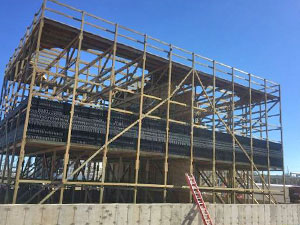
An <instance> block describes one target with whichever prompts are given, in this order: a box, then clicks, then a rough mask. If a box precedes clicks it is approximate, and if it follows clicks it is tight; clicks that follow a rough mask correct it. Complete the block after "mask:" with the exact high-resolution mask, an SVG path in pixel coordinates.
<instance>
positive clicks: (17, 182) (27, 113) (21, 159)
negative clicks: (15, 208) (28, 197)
mask: <svg viewBox="0 0 300 225" xmlns="http://www.w3.org/2000/svg"><path fill="white" fill-rule="evenodd" d="M46 1H47V0H44V1H43V5H42V9H41V17H40V18H41V19H40V25H39V31H38V38H37V44H36V55H35V59H34V67H33V71H32V77H31V81H30V87H29V93H28V103H27V108H26V116H25V122H24V129H23V136H22V142H21V147H20V156H19V160H18V166H17V172H16V178H15V179H16V180H15V185H14V193H13V200H12V203H13V204H15V203H16V202H17V195H18V190H19V184H20V174H21V169H22V164H23V161H24V155H25V145H26V135H27V128H28V123H29V114H30V108H31V101H32V94H33V93H32V92H33V87H34V84H35V77H36V68H37V66H38V60H39V54H40V43H41V37H42V30H43V27H44V15H45V8H46Z"/></svg>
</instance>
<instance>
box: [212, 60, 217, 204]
mask: <svg viewBox="0 0 300 225" xmlns="http://www.w3.org/2000/svg"><path fill="white" fill-rule="evenodd" d="M212 105H213V115H212V116H213V117H212V126H213V127H212V128H213V129H212V139H213V149H212V186H213V192H212V195H213V196H212V197H213V203H216V193H215V187H216V121H215V120H216V117H215V114H216V61H213V100H212Z"/></svg>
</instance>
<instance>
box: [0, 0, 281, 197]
mask: <svg viewBox="0 0 300 225" xmlns="http://www.w3.org/2000/svg"><path fill="white" fill-rule="evenodd" d="M280 94H281V92H280V85H279V84H277V83H275V82H272V81H269V80H267V79H264V78H261V77H258V76H256V75H254V74H251V73H248V72H244V71H242V70H240V69H237V68H234V67H231V66H228V65H225V64H223V63H220V62H217V61H215V60H211V59H209V58H206V57H203V56H201V55H198V54H196V53H194V52H190V51H187V50H184V49H181V48H179V47H176V46H174V45H171V44H168V43H165V42H163V41H160V40H158V39H156V38H153V37H151V36H149V35H146V34H143V33H140V32H138V31H135V30H132V29H130V28H127V27H124V26H122V25H119V24H116V23H112V22H110V21H107V20H105V19H102V18H100V17H97V16H95V15H92V14H89V13H88V12H85V11H82V10H78V9H75V8H73V7H71V6H68V5H65V4H62V3H60V2H57V1H55V0H44V1H43V4H42V6H41V8H40V9H39V11H38V12H37V13H36V14H35V17H34V19H33V22H32V24H31V25H30V26H29V27H28V28H27V31H26V33H25V36H24V37H23V38H22V39H21V41H20V44H19V46H18V47H17V48H16V50H15V53H14V54H13V56H12V57H11V58H10V60H9V63H8V64H7V66H6V70H5V75H4V79H3V87H2V91H1V112H0V113H1V115H0V117H1V120H2V121H3V122H2V124H1V126H2V128H3V130H6V136H7V133H8V130H9V127H8V126H9V124H10V123H9V119H6V118H7V117H8V115H9V114H10V113H11V112H12V111H13V110H15V109H16V108H17V107H18V105H19V104H20V103H21V102H22V101H23V100H24V99H27V101H28V104H27V107H26V108H25V109H24V110H25V123H24V126H23V127H22V129H23V132H22V135H23V136H22V139H21V140H17V138H16V136H17V135H16V134H15V135H14V141H13V143H12V144H9V143H8V142H7V141H6V144H5V145H4V146H3V147H2V148H1V149H0V153H1V155H0V175H1V176H0V179H1V182H0V185H1V186H0V189H2V191H3V190H4V191H3V192H1V193H4V194H3V199H0V202H3V203H71V202H85V203H92V202H98V203H104V202H133V203H141V202H189V201H192V198H191V196H190V195H189V189H188V187H187V185H185V183H184V182H182V181H184V179H185V178H184V173H185V172H190V173H193V174H194V175H195V177H197V180H198V182H199V187H200V188H201V190H202V191H204V192H205V194H204V197H205V198H206V199H207V201H211V202H214V203H216V202H217V203H262V202H263V203H276V202H277V197H276V196H277V195H283V199H284V201H285V194H286V193H285V187H284V190H283V192H276V191H273V190H270V176H271V173H272V172H275V173H278V172H280V173H282V179H283V183H285V178H284V163H283V147H282V141H283V140H282V136H283V134H282V116H281V96H280ZM33 98H42V99H48V100H51V101H57V102H68V103H69V104H70V105H71V107H70V112H69V114H70V120H69V125H68V133H67V139H66V140H67V141H66V142H64V143H57V142H55V141H51V140H50V139H49V140H48V141H47V140H45V141H38V140H33V139H29V138H28V137H27V129H28V124H29V120H30V110H31V103H32V101H33ZM75 106H84V107H91V108H98V109H103V108H105V109H106V110H107V123H106V135H105V143H104V145H102V146H92V145H80V144H75V143H72V124H73V118H74V109H75ZM113 112H118V113H121V114H124V115H135V116H136V118H137V119H136V120H135V121H134V122H133V123H131V124H130V125H129V126H127V127H126V128H125V129H124V130H122V131H120V132H119V133H118V134H116V135H110V130H111V127H112V126H114V124H112V122H111V115H112V113H113ZM20 117H21V112H19V113H17V114H15V115H14V116H13V119H15V120H16V122H15V123H13V125H14V126H15V127H16V128H18V126H19V121H20ZM145 118H150V119H154V120H158V121H159V120H163V121H164V122H165V124H166V127H165V133H166V140H165V143H164V152H163V153H157V152H156V153H150V152H145V151H143V150H142V149H141V142H142V140H141V135H142V133H143V126H142V125H143V121H144V119H145ZM172 124H180V125H185V126H189V127H190V133H189V135H190V154H189V156H174V155H172V154H171V153H170V151H169V132H171V131H172ZM133 128H136V130H137V133H136V137H137V143H136V149H135V151H129V150H122V149H117V148H114V147H111V144H112V143H114V141H116V140H117V139H118V138H120V137H121V136H122V135H123V134H124V133H126V132H128V131H129V130H130V129H133ZM199 128H202V129H207V130H210V131H211V132H212V149H211V156H210V157H211V158H210V159H203V158H199V157H196V156H194V147H193V143H194V138H195V137H194V132H195V130H196V129H199ZM16 130H17V129H16ZM217 132H223V133H228V134H230V136H231V139H232V152H231V155H232V158H231V162H230V163H228V162H225V161H222V160H219V159H217V156H216V155H217V152H216V142H217V140H216V139H217V137H216V133H217ZM237 135H239V136H243V137H247V138H248V139H249V141H250V143H249V146H250V152H249V151H247V150H246V149H245V147H244V146H243V144H242V143H240V141H239V139H238V138H237ZM255 138H256V139H259V140H264V141H265V143H266V146H265V149H266V151H267V153H266V154H267V157H266V162H265V163H264V164H263V165H262V164H256V163H255V162H254V161H255V160H254V153H253V148H254V147H253V140H254V139H255ZM271 141H277V142H278V143H280V144H281V149H280V151H281V154H282V162H281V166H274V165H271V161H270V158H271V157H272V155H271V154H270V146H269V143H270V142H271ZM237 151H239V152H241V153H243V154H244V156H245V157H246V158H247V163H241V162H238V161H237V159H236V156H237V155H236V154H237ZM180 167H181V169H182V171H179V169H180ZM170 171H171V172H170ZM181 176H182V177H181ZM254 176H259V177H260V180H261V183H262V185H261V186H258V185H257V184H256V183H255V182H254ZM66 193H67V194H66ZM78 193H79V194H78ZM258 196H262V197H258Z"/></svg>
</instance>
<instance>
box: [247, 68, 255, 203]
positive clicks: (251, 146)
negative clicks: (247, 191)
mask: <svg viewBox="0 0 300 225" xmlns="http://www.w3.org/2000/svg"><path fill="white" fill-rule="evenodd" d="M248 76H249V132H250V154H251V155H250V157H251V193H252V195H251V201H252V204H254V171H253V132H252V81H251V78H252V76H251V74H250V73H249V74H248Z"/></svg>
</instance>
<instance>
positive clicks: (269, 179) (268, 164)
mask: <svg viewBox="0 0 300 225" xmlns="http://www.w3.org/2000/svg"><path fill="white" fill-rule="evenodd" d="M264 92H265V129H266V143H267V167H268V194H269V204H271V193H270V186H271V176H270V145H269V125H268V92H267V80H266V79H264Z"/></svg>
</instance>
